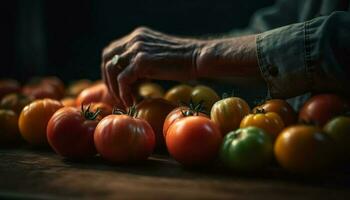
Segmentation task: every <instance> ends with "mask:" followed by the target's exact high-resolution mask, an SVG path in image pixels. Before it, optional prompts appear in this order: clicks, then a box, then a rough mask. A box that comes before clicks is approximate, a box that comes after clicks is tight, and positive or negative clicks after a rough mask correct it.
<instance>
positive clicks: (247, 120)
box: [240, 112, 284, 139]
mask: <svg viewBox="0 0 350 200" xmlns="http://www.w3.org/2000/svg"><path fill="white" fill-rule="evenodd" d="M248 126H255V127H258V128H261V129H264V130H265V131H266V132H267V133H268V134H270V135H271V136H272V138H273V139H275V138H276V137H277V136H278V134H279V133H280V132H281V131H282V130H283V128H284V123H283V120H282V118H281V117H280V116H279V115H278V114H277V113H274V112H267V113H256V114H249V115H247V116H245V117H244V118H243V120H242V121H241V124H240V128H245V127H248Z"/></svg>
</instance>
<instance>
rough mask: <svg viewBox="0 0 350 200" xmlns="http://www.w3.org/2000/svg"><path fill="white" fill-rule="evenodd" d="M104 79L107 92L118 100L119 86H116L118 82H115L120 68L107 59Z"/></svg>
mask: <svg viewBox="0 0 350 200" xmlns="http://www.w3.org/2000/svg"><path fill="white" fill-rule="evenodd" d="M105 69H106V80H107V87H108V90H109V92H110V93H111V95H112V97H113V98H114V99H115V100H116V101H119V100H120V97H119V88H118V82H117V77H118V74H119V73H120V71H121V69H119V68H118V67H116V66H115V65H114V63H113V61H108V62H107V64H106V66H105Z"/></svg>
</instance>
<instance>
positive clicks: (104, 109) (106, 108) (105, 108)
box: [90, 102, 113, 120]
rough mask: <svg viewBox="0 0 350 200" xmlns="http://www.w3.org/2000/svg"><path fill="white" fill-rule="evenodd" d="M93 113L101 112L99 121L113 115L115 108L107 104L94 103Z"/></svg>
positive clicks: (92, 106)
mask: <svg viewBox="0 0 350 200" xmlns="http://www.w3.org/2000/svg"><path fill="white" fill-rule="evenodd" d="M90 110H91V112H97V110H100V113H99V116H98V117H97V119H98V120H101V119H102V118H104V117H106V116H108V115H110V114H112V110H113V108H112V107H111V106H110V105H108V104H106V103H102V102H99V103H92V104H91V105H90Z"/></svg>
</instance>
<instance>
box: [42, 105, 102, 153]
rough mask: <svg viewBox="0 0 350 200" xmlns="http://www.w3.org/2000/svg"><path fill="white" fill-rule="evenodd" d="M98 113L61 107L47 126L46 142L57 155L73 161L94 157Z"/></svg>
mask: <svg viewBox="0 0 350 200" xmlns="http://www.w3.org/2000/svg"><path fill="white" fill-rule="evenodd" d="M97 114H98V113H92V112H90V111H89V110H84V109H83V110H79V109H78V108H74V107H63V108H61V109H59V110H57V111H56V112H55V113H54V114H53V115H52V117H51V118H50V121H49V122H48V124H47V140H48V142H49V144H50V146H51V147H52V149H53V150H54V151H55V152H56V153H57V154H59V155H61V156H63V157H67V158H73V159H83V158H87V157H91V156H94V155H95V154H96V148H95V145H94V131H95V128H96V126H97V124H98V121H97V120H96V117H97Z"/></svg>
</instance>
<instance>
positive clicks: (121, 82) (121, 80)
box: [117, 74, 125, 85]
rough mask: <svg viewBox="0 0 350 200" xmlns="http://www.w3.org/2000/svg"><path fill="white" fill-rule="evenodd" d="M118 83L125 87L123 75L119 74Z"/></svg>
mask: <svg viewBox="0 0 350 200" xmlns="http://www.w3.org/2000/svg"><path fill="white" fill-rule="evenodd" d="M117 81H118V84H119V85H123V84H124V82H125V76H124V75H123V74H119V76H118V77H117Z"/></svg>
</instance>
